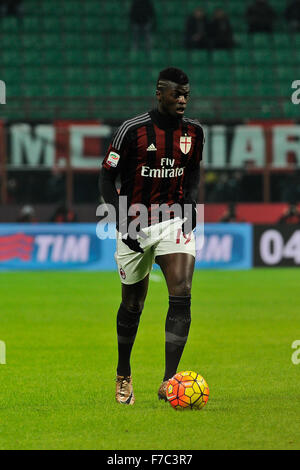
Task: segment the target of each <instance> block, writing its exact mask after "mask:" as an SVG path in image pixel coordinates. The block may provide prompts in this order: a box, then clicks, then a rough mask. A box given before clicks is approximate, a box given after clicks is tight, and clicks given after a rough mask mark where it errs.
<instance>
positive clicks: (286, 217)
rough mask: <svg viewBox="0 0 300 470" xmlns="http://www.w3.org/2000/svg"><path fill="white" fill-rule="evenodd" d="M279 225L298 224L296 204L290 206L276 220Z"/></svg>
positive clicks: (298, 214)
mask: <svg viewBox="0 0 300 470" xmlns="http://www.w3.org/2000/svg"><path fill="white" fill-rule="evenodd" d="M278 223H279V224H300V211H298V209H297V205H296V204H290V206H289V207H288V209H287V210H286V211H284V213H283V215H282V216H281V217H280V219H279V220H278Z"/></svg>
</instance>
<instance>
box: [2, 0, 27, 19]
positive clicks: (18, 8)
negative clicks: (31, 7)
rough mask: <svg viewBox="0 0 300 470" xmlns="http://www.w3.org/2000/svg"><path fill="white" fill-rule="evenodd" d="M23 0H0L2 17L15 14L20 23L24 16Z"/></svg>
mask: <svg viewBox="0 0 300 470" xmlns="http://www.w3.org/2000/svg"><path fill="white" fill-rule="evenodd" d="M22 3H23V0H0V17H3V16H15V17H16V18H17V19H18V22H19V24H20V25H21V23H22V17H23V5H22Z"/></svg>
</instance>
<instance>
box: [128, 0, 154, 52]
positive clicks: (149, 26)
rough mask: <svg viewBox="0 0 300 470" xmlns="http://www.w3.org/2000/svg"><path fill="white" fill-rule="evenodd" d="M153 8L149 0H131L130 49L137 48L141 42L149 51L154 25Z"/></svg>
mask: <svg viewBox="0 0 300 470" xmlns="http://www.w3.org/2000/svg"><path fill="white" fill-rule="evenodd" d="M155 21H156V18H155V10H154V7H153V4H152V1H151V0H133V1H132V4H131V8H130V23H131V29H132V49H133V50H137V49H138V48H139V47H140V46H141V44H142V42H144V46H145V49H146V50H147V51H148V52H149V51H150V50H151V47H152V31H153V29H154V27H155Z"/></svg>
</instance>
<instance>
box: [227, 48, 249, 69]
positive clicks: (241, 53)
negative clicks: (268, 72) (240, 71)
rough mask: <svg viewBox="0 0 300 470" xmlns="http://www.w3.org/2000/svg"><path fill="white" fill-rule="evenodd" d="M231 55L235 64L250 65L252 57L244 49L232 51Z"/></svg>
mask: <svg viewBox="0 0 300 470" xmlns="http://www.w3.org/2000/svg"><path fill="white" fill-rule="evenodd" d="M232 55H233V61H234V63H235V64H239V65H249V64H251V63H252V56H251V55H249V52H248V50H246V49H234V51H233V52H232Z"/></svg>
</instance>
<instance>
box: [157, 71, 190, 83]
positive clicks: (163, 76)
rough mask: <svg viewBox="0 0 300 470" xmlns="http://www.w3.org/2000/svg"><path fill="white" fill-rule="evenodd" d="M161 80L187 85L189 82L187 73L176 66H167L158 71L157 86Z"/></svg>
mask: <svg viewBox="0 0 300 470" xmlns="http://www.w3.org/2000/svg"><path fill="white" fill-rule="evenodd" d="M161 80H162V81H170V82H174V83H178V85H187V84H188V83H189V78H188V76H187V74H186V73H184V71H183V70H181V69H178V68H176V67H168V68H166V69H164V70H161V71H160V72H159V76H158V79H157V83H156V86H157V87H158V84H159V82H160V81H161Z"/></svg>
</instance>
